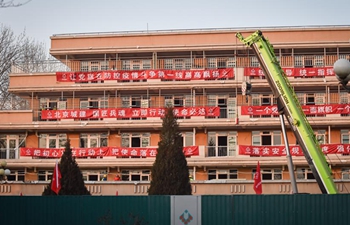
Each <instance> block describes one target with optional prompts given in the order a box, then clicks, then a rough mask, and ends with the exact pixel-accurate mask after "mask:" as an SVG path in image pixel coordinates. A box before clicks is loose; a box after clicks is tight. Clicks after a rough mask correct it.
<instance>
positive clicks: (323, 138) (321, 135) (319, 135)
mask: <svg viewBox="0 0 350 225" xmlns="http://www.w3.org/2000/svg"><path fill="white" fill-rule="evenodd" d="M315 137H316V140H317V141H318V143H319V144H320V145H323V144H327V143H328V141H327V140H328V139H327V135H326V130H316V131H315Z"/></svg>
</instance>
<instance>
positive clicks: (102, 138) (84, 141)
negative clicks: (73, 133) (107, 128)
mask: <svg viewBox="0 0 350 225" xmlns="http://www.w3.org/2000/svg"><path fill="white" fill-rule="evenodd" d="M107 140H108V135H107V133H92V134H84V133H83V134H80V141H79V143H80V144H79V147H80V148H99V147H107V146H108V143H107V142H108V141H107Z"/></svg>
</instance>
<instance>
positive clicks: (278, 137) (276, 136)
mask: <svg viewBox="0 0 350 225" xmlns="http://www.w3.org/2000/svg"><path fill="white" fill-rule="evenodd" d="M252 141H253V143H252V144H253V145H255V146H261V145H281V144H282V134H281V131H279V130H277V131H252Z"/></svg>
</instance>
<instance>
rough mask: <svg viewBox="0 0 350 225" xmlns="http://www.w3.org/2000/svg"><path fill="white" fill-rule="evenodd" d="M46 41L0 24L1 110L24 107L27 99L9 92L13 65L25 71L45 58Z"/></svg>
mask: <svg viewBox="0 0 350 225" xmlns="http://www.w3.org/2000/svg"><path fill="white" fill-rule="evenodd" d="M45 52H46V48H45V44H44V43H38V42H36V41H35V40H33V39H30V38H28V37H26V34H25V32H23V33H21V34H20V35H18V36H16V35H15V34H14V33H13V31H12V30H11V29H10V28H9V27H6V26H3V25H1V26H0V110H6V109H23V108H25V105H26V101H25V100H23V99H20V98H19V97H17V96H15V95H12V94H10V93H9V92H8V86H9V73H10V72H11V66H15V65H17V64H20V65H21V69H22V70H23V72H25V71H29V70H31V67H33V66H35V65H36V64H40V63H39V62H40V61H43V60H45V59H46V58H47V57H46V53H45Z"/></svg>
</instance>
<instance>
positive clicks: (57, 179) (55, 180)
mask: <svg viewBox="0 0 350 225" xmlns="http://www.w3.org/2000/svg"><path fill="white" fill-rule="evenodd" d="M51 190H52V191H53V192H55V193H56V194H57V195H58V192H59V191H60V190H61V171H60V168H59V167H58V163H57V162H56V165H55V169H54V170H53V174H52V183H51Z"/></svg>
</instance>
